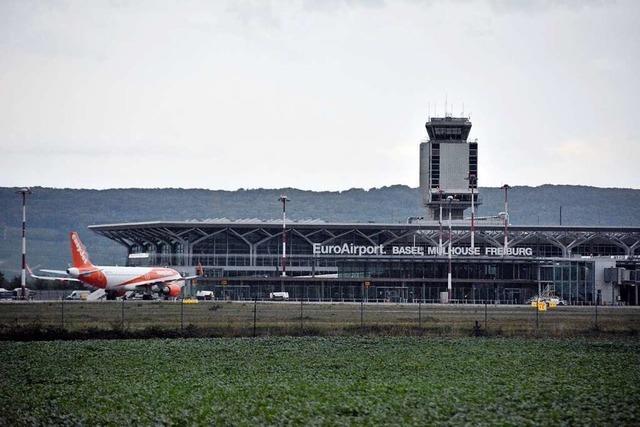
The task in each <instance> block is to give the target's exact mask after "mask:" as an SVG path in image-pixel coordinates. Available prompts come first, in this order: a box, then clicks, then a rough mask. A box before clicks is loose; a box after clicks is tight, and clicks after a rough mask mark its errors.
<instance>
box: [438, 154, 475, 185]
mask: <svg viewBox="0 0 640 427" xmlns="http://www.w3.org/2000/svg"><path fill="white" fill-rule="evenodd" d="M468 176H469V144H465V143H444V144H442V143H441V144H440V187H441V188H442V189H443V190H444V191H445V192H452V191H455V190H463V189H468V188H469V182H468V181H467V180H466V178H468Z"/></svg>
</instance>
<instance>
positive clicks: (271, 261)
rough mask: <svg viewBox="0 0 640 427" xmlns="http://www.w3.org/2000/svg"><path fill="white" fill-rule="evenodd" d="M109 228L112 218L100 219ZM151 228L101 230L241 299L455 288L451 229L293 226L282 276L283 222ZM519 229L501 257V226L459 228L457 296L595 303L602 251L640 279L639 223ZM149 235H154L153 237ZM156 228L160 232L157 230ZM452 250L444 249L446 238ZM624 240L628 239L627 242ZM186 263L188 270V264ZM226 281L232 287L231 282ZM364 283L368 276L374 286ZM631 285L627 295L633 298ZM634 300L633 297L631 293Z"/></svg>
mask: <svg viewBox="0 0 640 427" xmlns="http://www.w3.org/2000/svg"><path fill="white" fill-rule="evenodd" d="M101 227H109V226H101ZM148 228H149V230H146V229H145V228H141V227H139V226H138V227H133V226H132V227H126V226H125V227H122V226H120V228H119V229H118V230H117V231H114V230H97V231H98V233H100V234H104V235H105V236H107V237H111V238H113V239H114V240H117V241H118V242H120V243H123V244H124V243H127V242H130V243H131V244H130V245H127V248H128V251H129V254H132V255H133V254H143V255H144V256H137V255H133V256H132V257H130V258H129V260H128V261H129V265H162V266H175V267H176V268H178V267H182V269H180V268H178V270H179V271H182V270H184V269H185V268H186V269H191V271H193V269H194V268H195V267H196V266H198V267H200V266H201V267H202V270H203V273H204V274H203V276H204V277H203V278H202V279H200V280H199V284H200V285H201V286H208V287H210V288H211V289H215V290H216V292H217V293H219V294H220V295H223V294H224V295H226V294H229V295H231V294H233V295H234V297H238V298H252V297H255V296H264V295H265V293H266V294H268V292H270V291H273V290H280V289H286V290H288V291H290V294H291V295H292V297H293V298H298V297H299V298H305V299H310V300H313V299H318V300H329V301H331V300H336V301H341V300H345V301H358V300H361V299H365V300H370V301H406V302H411V301H437V300H439V298H440V293H441V292H447V275H448V271H449V258H448V256H447V253H446V250H447V248H448V244H449V236H448V230H447V228H448V227H446V226H445V227H444V232H443V233H442V234H441V233H440V229H439V227H438V226H437V225H424V224H329V223H321V222H320V223H314V224H304V223H299V222H296V223H291V224H287V231H286V233H287V258H286V278H282V271H281V270H282V253H281V251H282V240H283V231H282V223H278V222H270V223H260V222H257V223H246V222H237V223H236V222H227V223H181V224H179V225H171V224H168V225H165V226H162V227H160V226H158V225H157V224H155V223H154V224H151V225H149V226H148ZM614 232H615V233H616V235H615V236H613V237H612V236H611V235H610V233H611V231H610V230H604V231H598V230H593V229H589V228H587V229H585V230H580V229H561V228H558V227H554V228H552V229H545V227H511V228H510V229H509V242H510V245H509V248H510V249H511V250H512V251H514V252H513V253H510V254H508V255H507V256H501V253H500V251H502V245H501V243H502V242H503V238H504V234H503V233H504V231H503V229H502V227H501V226H479V227H478V229H477V232H476V235H475V239H474V241H475V245H474V248H475V251H473V252H472V251H471V249H470V235H469V229H468V228H466V227H462V226H454V227H452V235H451V240H452V249H453V250H452V257H451V276H452V292H451V298H452V299H453V300H455V301H458V302H476V303H477V302H496V301H497V302H501V303H524V302H526V301H527V299H529V298H531V297H533V296H535V295H537V294H538V293H539V292H542V293H543V294H546V295H556V296H558V297H559V298H561V299H563V300H564V301H566V302H567V303H568V304H592V303H593V302H594V298H595V286H596V283H595V275H596V272H595V259H596V257H608V258H611V257H619V258H621V262H622V261H624V262H625V263H626V264H625V266H626V268H627V269H629V270H631V272H632V273H634V274H633V276H632V277H634V278H636V277H640V275H636V274H635V272H636V270H638V269H639V268H638V264H640V260H638V258H637V256H635V254H633V253H629V250H630V249H629V250H627V252H625V245H626V247H627V248H633V247H638V246H639V245H640V244H636V246H633V245H634V244H635V242H637V241H640V230H635V229H634V230H628V231H627V232H626V234H624V233H623V232H624V230H622V231H621V230H614ZM149 236H154V238H150V237H149ZM155 236H158V237H157V238H155ZM440 239H442V247H443V249H444V250H445V253H444V254H443V253H439V252H438V246H439V243H438V242H439V240H440ZM621 242H626V243H622V244H621ZM185 271H186V270H185ZM223 283H224V285H223ZM365 284H367V285H366V286H365ZM634 290H635V289H631V290H630V291H628V293H629V294H630V295H632V296H634V295H633V294H632V292H633V291H634ZM630 298H631V297H630Z"/></svg>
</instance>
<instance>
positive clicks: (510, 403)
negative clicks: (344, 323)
mask: <svg viewBox="0 0 640 427" xmlns="http://www.w3.org/2000/svg"><path fill="white" fill-rule="evenodd" d="M0 357H1V358H2V362H3V363H2V365H0V399H1V400H2V402H4V405H3V409H2V412H1V413H0V424H2V425H34V424H69V425H72V424H111V425H123V424H157V423H160V424H166V423H174V424H181V425H190V424H211V423H214V424H218V425H259V424H296V425H303V424H304V425H306V424H311V425H340V424H342V425H345V424H387V425H388V424H395V425H398V424H414V425H425V424H455V425H459V424H465V423H471V424H479V423H484V424H503V425H504V424H511V425H526V424H553V425H557V424H590V425H604V424H606V425H633V424H636V425H637V422H638V420H639V419H640V398H639V396H640V341H638V340H637V339H626V340H622V339H615V340H594V339H565V340H557V339H529V340H522V339H515V338H500V339H495V338H490V339H487V338H462V339H424V338H416V337H390V338H389V337H388V338H377V337H376V338H363V337H332V338H321V337H311V338H295V337H293V338H292V337H290V338H258V339H251V338H231V339H229V338H218V339H189V340H184V339H174V340H140V341H138V340H113V341H91V340H89V341H49V342H25V343H17V342H2V343H0Z"/></svg>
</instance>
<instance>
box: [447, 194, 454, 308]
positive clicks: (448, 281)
mask: <svg viewBox="0 0 640 427" xmlns="http://www.w3.org/2000/svg"><path fill="white" fill-rule="evenodd" d="M447 202H448V205H449V254H448V256H449V271H448V273H447V302H451V293H452V283H451V240H453V239H452V235H451V202H453V196H447Z"/></svg>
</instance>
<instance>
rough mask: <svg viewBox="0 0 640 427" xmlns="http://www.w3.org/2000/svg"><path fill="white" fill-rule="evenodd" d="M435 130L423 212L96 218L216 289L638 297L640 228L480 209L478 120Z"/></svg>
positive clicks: (133, 247) (412, 298)
mask: <svg viewBox="0 0 640 427" xmlns="http://www.w3.org/2000/svg"><path fill="white" fill-rule="evenodd" d="M426 129H427V133H428V139H427V140H426V141H423V142H422V143H421V144H420V189H421V193H422V200H423V205H424V207H425V214H424V216H423V217H415V218H410V219H409V220H408V221H407V223H396V224H382V223H329V222H324V221H320V220H314V221H286V222H285V224H284V225H285V226H284V227H283V220H275V221H274V220H270V221H263V220H259V219H250V220H236V221H231V220H227V219H225V218H222V219H209V220H202V221H179V222H173V221H172V222H164V221H162V222H157V221H151V222H141V223H128V224H106V225H93V226H90V227H89V228H90V229H91V230H93V231H94V232H96V233H98V234H100V235H102V236H105V237H107V238H109V239H111V240H114V241H116V242H118V243H120V244H121V245H123V246H124V247H126V248H127V251H128V258H127V263H128V264H129V265H161V266H172V267H175V268H176V269H177V270H179V271H182V272H184V273H185V274H193V273H194V272H195V271H196V269H198V270H200V269H201V270H202V273H203V277H202V278H201V279H198V286H199V288H205V289H213V290H214V291H215V293H216V296H217V297H218V298H229V299H253V298H256V297H257V298H266V297H267V296H268V294H269V293H270V292H273V291H282V290H284V291H287V292H289V295H290V297H291V298H293V299H304V300H310V301H362V300H364V301H369V302H372V301H390V302H418V301H423V302H435V301H443V294H444V295H445V297H444V298H445V300H449V301H453V302H462V303H482V302H485V301H487V302H491V303H494V302H499V303H524V302H526V300H527V299H529V298H531V297H533V296H535V295H538V293H541V294H543V295H556V296H558V297H560V298H562V299H564V300H565V301H566V302H567V303H568V304H595V303H596V300H597V301H598V302H600V303H603V304H630V305H638V285H640V227H602V226H596V227H594V226H581V227H578V226H548V225H540V226H521V225H511V224H509V217H508V211H507V203H506V197H505V212H502V213H500V214H498V215H497V216H495V217H490V218H477V217H476V216H475V208H476V206H477V205H478V204H479V201H480V200H479V198H478V194H477V190H478V187H477V171H478V169H477V164H478V163H477V162H478V143H477V141H473V142H468V141H467V138H468V135H469V131H470V129H471V122H470V121H469V120H468V119H467V118H455V117H448V116H447V117H442V118H430V119H429V121H428V122H427V124H426ZM507 190H508V188H505V196H506V192H507ZM469 208H470V210H471V215H470V216H469V217H466V218H465V216H464V211H465V210H466V209H469ZM283 240H286V245H283ZM283 246H285V247H286V257H283ZM283 258H284V259H283ZM283 270H284V271H283ZM449 277H450V279H449Z"/></svg>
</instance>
